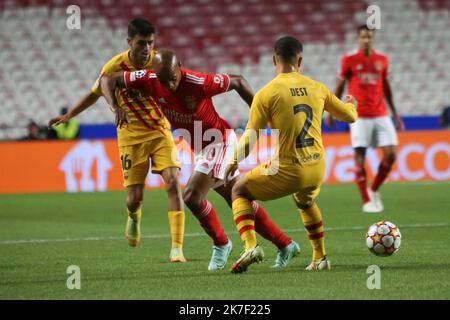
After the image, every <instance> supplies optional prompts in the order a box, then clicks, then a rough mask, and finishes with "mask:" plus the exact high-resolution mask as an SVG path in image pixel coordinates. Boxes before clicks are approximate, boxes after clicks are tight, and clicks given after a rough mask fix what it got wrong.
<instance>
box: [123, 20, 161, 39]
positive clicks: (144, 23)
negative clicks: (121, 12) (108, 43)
mask: <svg viewBox="0 0 450 320" xmlns="http://www.w3.org/2000/svg"><path fill="white" fill-rule="evenodd" d="M154 33H155V27H154V26H153V25H152V24H151V23H150V21H148V20H145V19H140V18H135V19H133V20H131V21H130V23H129V24H128V37H129V38H134V37H135V36H136V35H140V36H144V37H147V36H149V35H152V34H154Z"/></svg>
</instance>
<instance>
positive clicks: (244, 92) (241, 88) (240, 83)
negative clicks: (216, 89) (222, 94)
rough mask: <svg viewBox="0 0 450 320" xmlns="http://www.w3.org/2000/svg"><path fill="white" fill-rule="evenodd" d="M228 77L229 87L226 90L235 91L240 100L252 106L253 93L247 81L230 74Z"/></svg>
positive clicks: (239, 76)
mask: <svg viewBox="0 0 450 320" xmlns="http://www.w3.org/2000/svg"><path fill="white" fill-rule="evenodd" d="M228 76H229V77H230V86H229V89H228V90H229V91H230V90H236V92H237V93H238V94H239V95H240V96H241V98H242V100H244V101H245V102H246V103H247V104H248V106H249V107H250V106H251V105H252V101H253V96H254V93H253V90H252V87H251V86H250V84H249V83H248V81H247V80H246V79H245V78H244V77H243V76H241V75H235V74H230V75H228Z"/></svg>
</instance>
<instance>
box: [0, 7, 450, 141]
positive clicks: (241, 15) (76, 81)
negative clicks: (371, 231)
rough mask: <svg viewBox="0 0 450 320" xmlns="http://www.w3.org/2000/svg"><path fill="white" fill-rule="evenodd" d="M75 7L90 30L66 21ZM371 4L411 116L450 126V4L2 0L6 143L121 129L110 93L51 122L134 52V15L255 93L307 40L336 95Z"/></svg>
mask: <svg viewBox="0 0 450 320" xmlns="http://www.w3.org/2000/svg"><path fill="white" fill-rule="evenodd" d="M74 4H75V5H78V6H79V7H80V9H81V29H79V30H77V29H75V30H70V29H68V28H67V26H66V21H67V18H68V16H69V15H68V13H67V12H66V10H67V8H68V6H70V5H74ZM370 4H377V5H378V6H379V7H380V9H381V29H380V30H378V31H377V32H376V35H375V41H376V42H375V48H376V49H377V50H379V51H383V52H385V53H386V54H387V55H388V57H389V58H390V71H391V85H392V87H393V93H394V99H395V101H396V105H397V109H398V111H399V113H400V114H401V115H402V116H404V117H411V118H415V119H416V120H415V121H412V122H411V123H422V124H423V123H426V122H427V121H428V122H429V123H432V124H431V126H433V125H434V126H436V128H438V127H445V126H448V125H449V118H450V115H449V113H450V111H449V109H448V108H447V109H446V107H447V106H449V105H450V94H449V91H450V73H449V70H450V0H378V1H375V2H372V1H364V0H341V1H331V0H315V1H310V0H267V1H262V0H241V1H233V0H192V1H185V0H142V1H141V0H121V1H119V0H100V1H89V0H82V1H72V0H35V1H32V0H20V1H17V0H14V1H11V0H0V58H1V61H2V63H1V64H0V101H1V103H2V106H1V111H2V112H1V113H0V140H8V139H20V138H26V137H27V136H29V135H30V134H31V135H33V134H32V133H31V132H32V131H33V132H37V131H36V130H37V129H36V126H37V127H39V134H38V139H45V138H55V137H56V138H63V139H67V138H76V137H82V138H83V137H91V136H89V134H87V135H85V134H83V132H88V131H89V130H90V129H89V128H96V129H95V130H97V129H98V128H99V126H101V125H103V124H108V125H109V126H108V127H107V128H109V129H108V130H110V132H113V130H111V127H110V126H111V123H112V122H113V115H112V113H111V112H110V110H109V109H108V107H107V104H106V101H105V100H104V99H100V100H99V101H98V102H97V103H96V104H95V105H94V106H93V107H91V108H90V109H89V110H87V111H85V112H84V113H82V114H80V115H79V116H78V117H77V123H75V122H74V123H72V124H71V128H69V129H68V128H66V129H65V130H64V131H66V132H65V133H63V134H58V132H52V131H50V132H48V131H47V130H46V129H44V127H45V124H46V123H47V122H48V120H49V119H50V118H52V117H54V116H55V115H58V114H59V113H60V112H64V110H62V108H63V107H64V108H68V107H71V106H72V105H73V104H74V103H75V102H76V101H77V100H78V99H79V98H81V97H82V96H83V95H84V94H86V93H87V92H89V90H90V87H91V86H92V85H93V83H94V82H95V80H96V78H97V77H98V75H99V73H100V70H101V68H102V66H103V65H104V64H105V63H106V62H107V61H108V60H109V59H110V58H111V57H113V56H115V55H116V54H118V53H120V52H122V51H124V50H126V49H127V48H128V46H127V42H126V36H127V24H128V21H129V20H131V19H132V18H135V17H144V18H147V19H148V20H150V21H151V22H152V23H153V24H154V25H155V27H156V45H155V48H171V49H173V50H175V51H176V52H177V54H178V55H179V57H180V58H181V61H182V63H183V65H184V66H185V67H186V68H190V69H194V70H197V71H203V72H225V73H236V74H242V75H243V76H244V77H245V78H246V79H247V80H248V81H249V82H250V84H251V86H252V87H253V89H254V90H255V91H256V90H258V89H260V88H261V87H262V86H263V85H264V84H265V83H267V82H268V81H270V80H271V79H272V78H273V76H274V68H273V66H272V51H273V44H274V42H275V41H276V39H278V38H279V37H280V36H282V35H293V36H296V37H298V38H299V39H300V40H301V41H302V42H303V43H304V59H303V66H302V68H301V72H302V73H303V74H305V75H308V76H310V77H312V78H314V79H316V80H319V81H321V82H323V83H325V84H326V85H327V86H328V87H329V88H330V89H331V90H332V91H333V90H334V87H335V79H336V73H337V70H338V68H339V66H340V58H341V57H342V55H344V54H345V53H346V52H348V51H350V50H352V49H354V48H356V46H357V42H356V27H357V26H358V25H359V24H361V23H363V22H365V21H366V19H367V17H368V14H367V13H366V10H367V7H368V6H369V5H370ZM214 100H215V102H216V107H217V110H218V112H219V113H220V115H222V116H223V117H224V118H225V119H227V120H228V121H229V122H230V124H231V126H232V127H242V126H244V125H245V122H246V120H247V117H248V107H247V106H246V104H245V103H244V102H243V101H241V100H240V98H239V96H238V95H237V94H235V93H231V94H224V95H221V96H217V97H215V98H214ZM430 119H431V120H430ZM35 125H36V126H35ZM406 125H407V129H411V126H409V128H408V122H406ZM74 127H76V128H78V129H76V130H75V129H74ZM413 129H414V128H413ZM86 130H87V131H86ZM67 131H70V132H69V133H67ZM74 132H76V133H74ZM66 134H67V135H66Z"/></svg>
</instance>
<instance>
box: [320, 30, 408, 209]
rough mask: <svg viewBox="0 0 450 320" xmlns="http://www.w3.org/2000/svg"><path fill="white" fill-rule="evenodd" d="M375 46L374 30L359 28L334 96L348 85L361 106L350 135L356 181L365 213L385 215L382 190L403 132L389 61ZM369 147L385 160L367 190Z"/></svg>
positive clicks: (347, 55) (327, 119)
mask: <svg viewBox="0 0 450 320" xmlns="http://www.w3.org/2000/svg"><path fill="white" fill-rule="evenodd" d="M373 43H374V30H371V29H369V28H368V27H367V26H366V25H362V26H360V27H358V45H359V48H358V49H356V50H354V51H351V52H349V53H347V54H346V55H345V56H343V58H342V63H341V68H340V71H339V73H338V79H337V86H336V92H335V94H336V96H337V97H338V98H340V97H341V96H342V93H343V91H344V87H345V83H346V81H348V84H349V85H348V94H350V95H352V96H354V97H355V98H356V101H357V102H358V107H357V111H358V120H356V122H355V123H352V124H350V132H351V140H352V146H353V148H354V149H355V164H356V176H355V178H356V184H357V186H358V189H359V193H360V195H361V198H362V201H363V212H381V211H383V203H382V202H381V198H380V193H379V188H380V186H381V184H382V183H383V182H384V181H385V179H386V178H387V176H388V174H389V172H390V171H391V168H392V165H393V164H394V162H395V158H396V146H397V144H398V140H397V134H396V131H395V129H397V130H399V131H400V130H403V129H404V125H403V122H402V119H401V118H400V116H399V115H398V113H397V111H396V109H395V106H394V100H393V97H392V91H391V86H390V84H389V61H388V57H387V56H386V55H384V54H383V53H381V52H379V51H377V50H375V49H374V48H373ZM385 100H386V101H387V104H388V105H389V108H390V109H391V111H392V115H393V117H394V121H395V128H394V125H393V123H392V121H391V120H390V119H389V117H388V112H387V108H386V103H385ZM326 123H327V124H328V125H329V126H333V125H334V119H333V117H332V116H331V115H329V116H328V117H327V118H326ZM369 146H372V147H377V148H381V150H382V152H383V159H382V160H381V163H380V165H379V167H378V172H377V174H376V176H375V179H374V181H373V182H372V185H371V187H370V188H367V174H366V169H365V156H366V149H367V148H368V147H369Z"/></svg>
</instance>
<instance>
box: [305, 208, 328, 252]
mask: <svg viewBox="0 0 450 320" xmlns="http://www.w3.org/2000/svg"><path fill="white" fill-rule="evenodd" d="M300 216H301V218H302V220H303V224H304V226H305V229H306V232H307V233H308V238H309V242H310V243H311V247H312V249H313V260H319V259H322V258H323V257H324V256H325V255H326V252H325V238H324V233H323V222H322V215H321V213H320V210H319V207H318V206H317V204H316V203H314V204H313V205H312V206H311V207H310V208H308V209H300Z"/></svg>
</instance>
